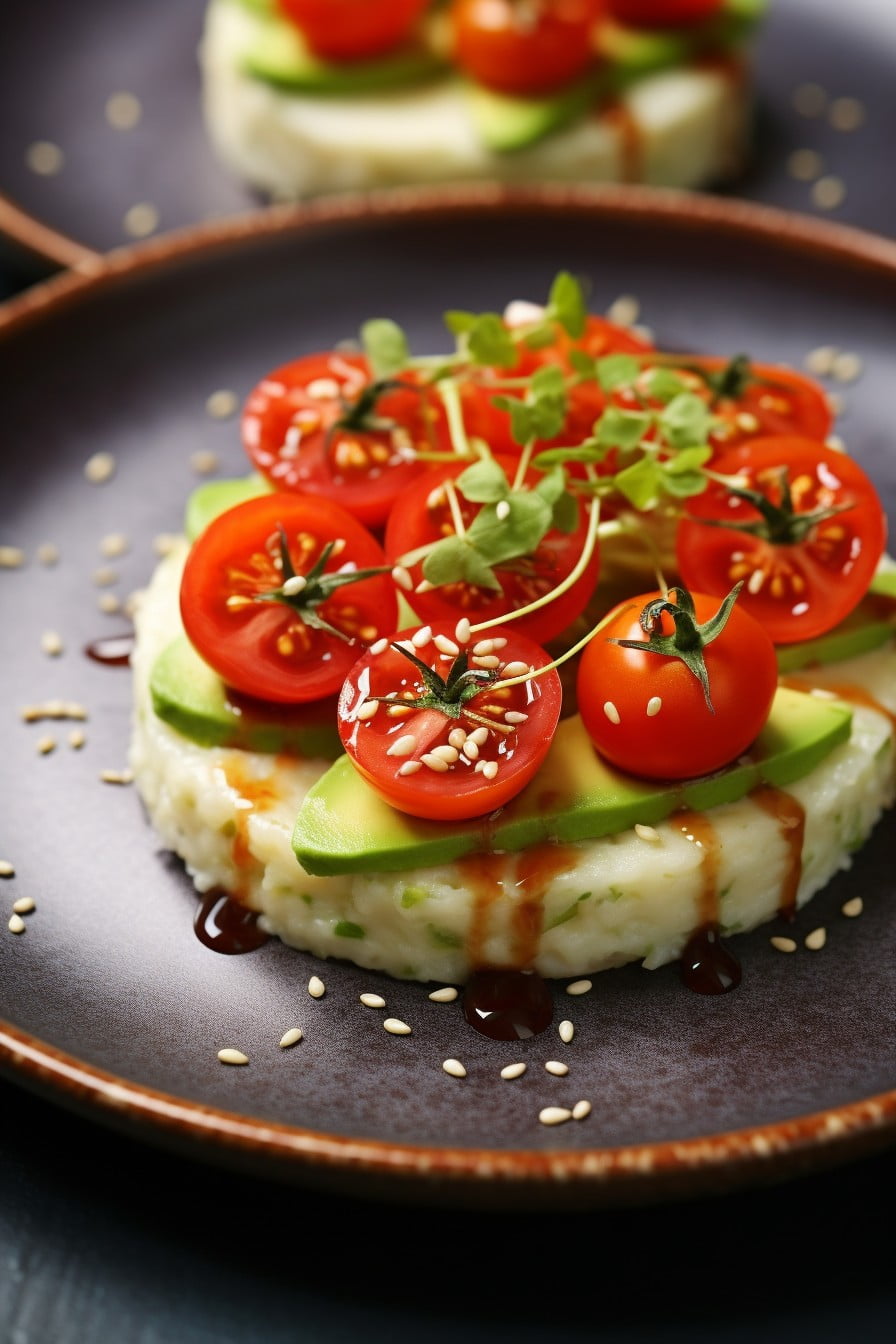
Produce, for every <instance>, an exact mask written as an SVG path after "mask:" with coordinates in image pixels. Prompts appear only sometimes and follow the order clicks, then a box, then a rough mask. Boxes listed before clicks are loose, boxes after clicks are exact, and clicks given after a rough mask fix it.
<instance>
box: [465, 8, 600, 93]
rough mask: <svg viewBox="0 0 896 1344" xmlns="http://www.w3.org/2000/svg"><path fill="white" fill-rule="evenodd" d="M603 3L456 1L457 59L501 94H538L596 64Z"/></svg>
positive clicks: (480, 80)
mask: <svg viewBox="0 0 896 1344" xmlns="http://www.w3.org/2000/svg"><path fill="white" fill-rule="evenodd" d="M601 3H602V0H453V3H452V7H451V18H452V22H453V31H454V56H455V59H456V61H457V63H458V65H459V66H460V67H461V69H463V70H465V71H466V73H467V74H469V75H471V76H472V78H473V79H475V80H476V81H478V83H480V84H484V85H485V86H486V87H487V88H490V89H496V90H497V91H498V92H499V93H509V94H518V95H522V96H524V97H525V96H526V95H538V94H544V93H551V92H553V91H554V90H556V89H559V88H562V87H563V86H564V85H565V84H570V83H572V81H573V80H575V79H578V78H579V77H580V76H581V75H584V74H585V72H586V71H587V70H588V69H589V68H590V67H591V66H592V65H594V64H595V63H596V54H595V51H594V48H593V46H592V42H591V34H592V31H593V28H594V23H595V20H596V18H597V16H598V14H599V13H600V10H601Z"/></svg>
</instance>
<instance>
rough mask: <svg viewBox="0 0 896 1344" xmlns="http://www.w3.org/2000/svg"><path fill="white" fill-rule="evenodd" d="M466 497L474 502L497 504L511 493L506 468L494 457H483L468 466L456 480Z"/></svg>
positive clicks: (457, 485)
mask: <svg viewBox="0 0 896 1344" xmlns="http://www.w3.org/2000/svg"><path fill="white" fill-rule="evenodd" d="M455 485H456V487H457V489H458V490H459V491H460V493H461V494H462V495H463V497H464V499H468V500H470V502H471V503H472V504H497V503H498V501H499V500H501V499H506V498H507V496H508V495H509V494H510V484H509V482H508V480H507V477H506V475H505V474H504V469H503V467H502V466H501V465H500V463H498V462H496V461H495V459H494V458H493V457H484V458H481V459H480V460H479V461H478V462H474V463H473V465H472V466H470V467H467V469H466V471H462V472H461V474H460V475H459V476H458V477H457V479H456V480H455Z"/></svg>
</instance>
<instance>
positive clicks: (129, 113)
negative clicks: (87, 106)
mask: <svg viewBox="0 0 896 1344" xmlns="http://www.w3.org/2000/svg"><path fill="white" fill-rule="evenodd" d="M142 113H143V109H142V107H141V106H140V99H139V98H137V97H136V96H135V95H134V94H133V93H113V94H110V95H109V97H108V98H107V99H106V120H107V121H108V123H109V125H110V126H111V127H112V128H113V129H114V130H116V131H131V130H133V129H134V127H135V126H136V125H137V122H138V121H139V120H140V117H141V115H142Z"/></svg>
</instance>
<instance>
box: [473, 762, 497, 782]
mask: <svg viewBox="0 0 896 1344" xmlns="http://www.w3.org/2000/svg"><path fill="white" fill-rule="evenodd" d="M480 765H481V766H482V773H483V774H484V775H485V777H486V779H494V778H495V775H496V774H497V773H498V762H497V761H477V766H480Z"/></svg>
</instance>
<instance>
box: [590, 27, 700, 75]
mask: <svg viewBox="0 0 896 1344" xmlns="http://www.w3.org/2000/svg"><path fill="white" fill-rule="evenodd" d="M692 46H693V38H692V36H691V35H690V34H689V33H688V31H687V29H682V28H628V27H625V26H624V25H623V24H621V23H616V22H614V20H613V19H606V20H605V21H604V22H603V23H602V24H601V25H600V28H599V30H598V36H597V50H598V54H599V55H600V56H601V57H603V59H604V60H605V61H609V62H611V63H612V64H613V65H617V66H623V67H625V68H626V69H627V70H630V71H632V72H633V73H635V74H639V75H643V74H647V73H648V72H649V71H651V70H664V69H666V68H667V67H668V66H670V65H681V64H682V63H683V62H684V61H686V60H687V59H688V57H689V56H690V54H691V48H692Z"/></svg>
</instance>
